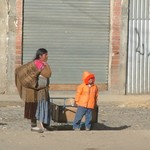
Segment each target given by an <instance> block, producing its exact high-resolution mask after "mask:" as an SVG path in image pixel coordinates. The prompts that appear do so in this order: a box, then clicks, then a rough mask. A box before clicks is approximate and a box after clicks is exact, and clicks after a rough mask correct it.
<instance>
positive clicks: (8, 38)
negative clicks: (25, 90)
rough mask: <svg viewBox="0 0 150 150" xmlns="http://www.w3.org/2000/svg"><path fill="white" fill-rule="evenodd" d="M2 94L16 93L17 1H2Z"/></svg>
mask: <svg viewBox="0 0 150 150" xmlns="http://www.w3.org/2000/svg"><path fill="white" fill-rule="evenodd" d="M0 31H1V34H0V71H1V75H0V94H8V93H9V94H11V93H14V92H16V88H15V86H14V85H15V84H14V68H15V67H14V66H15V55H16V54H15V50H16V48H15V45H16V42H15V39H16V1H15V0H7V1H6V0H5V1H3V0H1V1H0Z"/></svg>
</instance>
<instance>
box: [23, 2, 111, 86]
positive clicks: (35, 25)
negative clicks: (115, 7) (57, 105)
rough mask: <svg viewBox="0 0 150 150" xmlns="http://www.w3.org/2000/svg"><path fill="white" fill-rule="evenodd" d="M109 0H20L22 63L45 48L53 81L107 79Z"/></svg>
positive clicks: (55, 82)
mask: <svg viewBox="0 0 150 150" xmlns="http://www.w3.org/2000/svg"><path fill="white" fill-rule="evenodd" d="M109 17H110V0H42V1H41V0H36V1H35V0H24V26H23V63H26V62H28V61H30V60H32V59H33V57H34V55H35V52H36V50H37V49H38V48H41V47H44V48H46V49H47V50H48V51H49V60H48V62H49V64H50V66H51V68H52V71H53V75H52V78H51V83H53V84H78V83H80V82H81V75H82V73H83V71H84V70H88V71H91V72H93V73H95V75H96V81H97V83H107V82H108V61H109V60H108V58H109V24H110V23H109V20H110V18H109Z"/></svg>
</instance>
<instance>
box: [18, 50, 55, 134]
mask: <svg viewBox="0 0 150 150" xmlns="http://www.w3.org/2000/svg"><path fill="white" fill-rule="evenodd" d="M47 60H48V52H47V50H46V49H44V48H40V49H38V50H37V52H36V56H35V58H34V60H33V61H32V62H31V63H32V64H33V65H34V67H35V68H36V69H32V71H33V70H35V72H37V73H38V75H37V74H36V77H35V78H34V82H33V83H32V85H36V86H35V88H33V87H31V85H30V84H29V86H28V87H27V86H24V84H21V83H22V81H21V80H22V79H19V77H18V76H19V75H18V76H17V74H19V73H18V72H17V71H16V85H17V88H18V87H19V88H18V90H19V92H20V91H21V92H20V93H19V94H20V97H21V98H22V99H24V100H25V110H24V118H27V119H30V120H31V131H37V132H43V131H44V129H45V128H44V125H49V123H50V113H49V87H48V85H49V78H50V77H51V73H52V72H51V68H50V66H49V65H48V63H47ZM34 67H32V68H34ZM18 70H19V69H18ZM36 70H37V71H36ZM32 71H26V72H32ZM22 74H23V73H22ZM24 74H25V73H24ZM31 74H34V73H31ZM24 76H27V75H24ZM20 78H21V77H20ZM41 78H42V79H41ZM43 79H44V81H43ZM19 81H20V82H19ZM18 85H19V86H18ZM37 120H39V121H40V125H41V128H39V127H38V126H37ZM43 124H44V125H43Z"/></svg>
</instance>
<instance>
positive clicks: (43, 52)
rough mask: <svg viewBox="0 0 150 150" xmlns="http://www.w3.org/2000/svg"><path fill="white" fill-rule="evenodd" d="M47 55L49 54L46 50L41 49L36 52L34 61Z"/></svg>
mask: <svg viewBox="0 0 150 150" xmlns="http://www.w3.org/2000/svg"><path fill="white" fill-rule="evenodd" d="M46 53H48V52H47V50H46V49H45V48H39V49H38V50H37V52H36V55H35V58H34V60H36V59H39V58H40V56H42V55H43V54H46Z"/></svg>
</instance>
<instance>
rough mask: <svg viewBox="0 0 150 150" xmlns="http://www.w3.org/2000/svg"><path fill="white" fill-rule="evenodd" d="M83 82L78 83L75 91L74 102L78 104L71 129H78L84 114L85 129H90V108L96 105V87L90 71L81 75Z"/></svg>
mask: <svg viewBox="0 0 150 150" xmlns="http://www.w3.org/2000/svg"><path fill="white" fill-rule="evenodd" d="M82 80H83V83H82V84H80V85H79V87H78V88H77V92H76V98H75V103H76V105H77V106H78V108H77V112H76V115H75V119H74V122H73V129H74V130H80V123H81V120H82V118H83V116H84V115H85V129H86V130H87V131H89V130H90V129H91V121H92V110H93V109H94V107H95V106H96V105H97V97H98V88H97V86H96V85H95V84H94V82H95V76H94V74H92V73H90V72H86V71H85V72H84V73H83V76H82Z"/></svg>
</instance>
